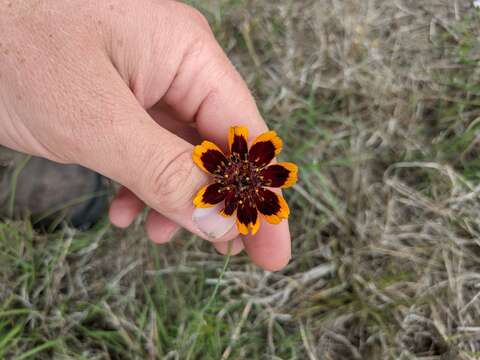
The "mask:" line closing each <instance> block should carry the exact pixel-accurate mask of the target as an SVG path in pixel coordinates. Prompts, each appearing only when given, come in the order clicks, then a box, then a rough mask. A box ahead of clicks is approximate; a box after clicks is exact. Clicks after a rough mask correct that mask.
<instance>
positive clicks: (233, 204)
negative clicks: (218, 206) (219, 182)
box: [220, 191, 238, 217]
mask: <svg viewBox="0 0 480 360" xmlns="http://www.w3.org/2000/svg"><path fill="white" fill-rule="evenodd" d="M237 200H238V199H237V196H236V194H235V192H234V191H230V192H229V193H228V194H227V196H226V197H225V208H224V209H223V210H222V211H220V214H221V215H223V216H225V217H229V216H232V215H233V214H234V213H235V210H237Z"/></svg>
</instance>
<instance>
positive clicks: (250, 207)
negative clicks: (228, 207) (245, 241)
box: [237, 202, 260, 235]
mask: <svg viewBox="0 0 480 360" xmlns="http://www.w3.org/2000/svg"><path fill="white" fill-rule="evenodd" d="M237 227H238V232H239V233H240V234H242V235H248V232H249V230H250V231H251V232H252V235H255V233H256V232H257V231H258V229H259V228H260V217H259V216H258V211H257V209H256V208H255V205H254V204H250V203H249V202H243V203H241V204H240V202H239V203H238V209H237Z"/></svg>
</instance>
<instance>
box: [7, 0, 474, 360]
mask: <svg viewBox="0 0 480 360" xmlns="http://www.w3.org/2000/svg"><path fill="white" fill-rule="evenodd" d="M191 3H193V4H194V5H195V6H197V7H199V8H200V9H201V10H202V11H203V12H204V13H205V14H206V16H207V17H208V19H209V21H210V23H211V25H212V27H213V29H214V31H215V33H216V35H217V38H218V39H219V41H220V42H221V44H222V46H223V47H224V48H225V49H226V51H227V52H228V54H229V56H230V58H231V59H232V61H233V63H234V64H235V65H236V66H237V68H238V69H239V71H240V72H241V73H242V74H243V75H244V77H245V79H246V80H247V82H248V83H249V85H250V87H251V89H252V91H253V92H254V94H255V96H256V98H257V99H258V104H259V106H260V109H261V111H262V113H263V114H264V116H265V118H266V120H267V121H268V123H269V125H270V126H271V127H272V128H274V129H276V130H277V131H278V132H279V133H280V134H281V135H282V138H283V139H284V140H285V144H286V145H285V154H284V158H285V159H288V160H291V161H295V162H297V163H298V164H299V165H300V166H301V180H300V182H299V183H298V184H297V185H296V186H295V187H294V189H293V190H290V191H288V192H287V197H288V201H289V204H290V206H291V208H292V218H291V227H292V235H293V258H292V261H291V263H290V264H289V266H288V267H287V268H286V269H285V270H283V271H281V272H279V273H268V272H264V271H261V270H259V269H258V268H256V267H255V266H253V265H252V264H251V263H250V262H249V261H248V259H247V258H246V257H245V256H238V257H233V258H232V259H231V261H230V264H229V265H228V268H227V269H226V271H225V273H224V274H223V278H222V279H221V280H219V276H220V273H221V269H222V267H223V265H224V264H225V259H224V258H223V257H221V256H220V255H217V254H215V253H214V251H213V250H212V248H211V247H209V246H208V244H205V243H204V242H201V241H199V240H198V239H196V238H195V237H192V236H190V235H188V234H186V233H182V234H179V235H178V236H177V238H176V239H175V241H173V242H172V243H170V244H168V245H167V246H164V247H158V246H155V245H154V244H151V243H150V242H149V241H148V240H147V239H146V237H145V234H144V232H143V230H142V224H141V219H139V220H138V221H137V222H136V223H135V224H134V225H133V226H132V227H131V228H130V229H128V230H126V231H119V230H116V229H113V228H111V227H110V225H108V223H106V222H104V223H101V224H98V225H97V227H96V228H94V229H92V230H90V231H88V232H83V233H79V232H75V231H73V230H71V229H65V230H64V231H62V232H60V233H56V234H54V235H48V236H46V235H40V234H37V233H35V232H34V231H33V230H32V229H31V226H30V224H29V222H28V221H12V220H5V221H3V222H2V223H0V358H8V359H52V358H58V359H187V358H189V359H310V360H313V359H327V360H329V359H333V360H337V359H372V360H375V359H461V360H463V359H476V358H478V356H479V354H480V342H479V340H478V339H479V332H480V329H479V328H478V324H479V323H480V305H479V304H480V303H479V299H480V296H479V290H478V283H479V279H480V273H479V269H480V251H479V246H480V242H479V238H480V237H479V234H480V220H479V214H480V203H479V191H480V187H479V178H480V175H479V174H480V162H479V160H478V155H479V153H480V150H479V142H478V139H479V125H478V124H479V120H478V119H479V118H480V110H479V105H480V87H479V84H480V71H479V67H478V61H479V60H480V50H479V49H480V43H479V42H478V39H479V35H480V25H479V24H480V22H479V20H480V13H479V11H478V10H476V9H474V8H473V6H472V2H471V1H467V0H452V1H447V0H425V1H422V2H415V1H394V0H366V1H353V0H345V1H343V0H342V1H341V0H321V1H315V0H303V1H293V0H278V1H273V0H272V1H271V0H268V1H261V2H260V1H247V0H236V1H233V0H212V1H200V0H197V1H192V2H191ZM216 286H218V293H217V294H216V296H215V298H214V301H211V302H210V303H209V299H211V296H212V293H213V292H214V289H215V287H216ZM207 304H209V305H208V308H205V306H206V305H207ZM205 309H206V310H205Z"/></svg>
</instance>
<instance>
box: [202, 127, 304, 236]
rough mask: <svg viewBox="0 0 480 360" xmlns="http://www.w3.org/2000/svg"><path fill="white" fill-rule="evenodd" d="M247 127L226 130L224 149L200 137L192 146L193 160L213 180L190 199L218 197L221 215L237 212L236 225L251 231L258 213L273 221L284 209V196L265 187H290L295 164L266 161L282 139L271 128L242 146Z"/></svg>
mask: <svg viewBox="0 0 480 360" xmlns="http://www.w3.org/2000/svg"><path fill="white" fill-rule="evenodd" d="M247 139H248V130H247V128H246V127H243V126H233V127H231V128H230V130H229V134H228V148H229V154H228V155H225V154H224V153H223V152H222V150H220V149H219V147H218V146H217V145H215V144H214V143H212V142H210V141H204V142H202V144H200V145H197V146H195V148H194V150H193V161H194V162H195V164H197V166H198V167H200V169H202V170H203V171H205V172H207V173H208V174H210V175H212V176H213V183H212V184H210V185H207V186H205V187H203V188H202V189H200V191H199V192H198V194H197V196H196V197H195V198H194V200H193V203H194V205H195V206H196V207H200V208H207V207H213V206H215V205H217V204H219V203H221V202H222V201H223V202H224V207H223V209H222V210H221V211H220V213H221V214H222V215H223V216H226V217H230V216H234V214H235V213H236V216H237V227H238V231H239V232H240V233H241V234H243V235H246V234H248V232H249V231H251V233H252V234H255V233H256V232H257V231H258V229H259V228H260V214H261V215H262V216H263V217H264V219H265V220H266V221H268V222H269V223H271V224H278V223H279V222H280V221H282V219H286V218H287V217H288V215H289V213H290V210H289V208H288V205H287V203H286V201H285V199H284V198H283V197H282V196H281V195H278V194H276V193H274V192H273V191H271V190H268V189H266V188H267V187H270V188H286V187H290V186H292V185H293V184H295V182H296V181H297V172H298V170H297V166H296V165H295V164H293V163H289V162H281V163H274V164H271V165H269V163H270V162H271V161H272V160H273V158H274V157H275V156H276V155H278V154H279V153H280V151H281V150H282V140H281V139H280V138H279V137H278V135H277V134H276V133H275V131H268V132H266V133H264V134H262V135H260V136H259V137H257V138H256V139H255V140H254V142H253V144H252V146H251V147H250V149H249V148H248V142H247Z"/></svg>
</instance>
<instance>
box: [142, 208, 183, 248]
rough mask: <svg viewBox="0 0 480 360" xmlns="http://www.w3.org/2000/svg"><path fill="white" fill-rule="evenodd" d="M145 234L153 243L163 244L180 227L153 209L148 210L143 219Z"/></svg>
mask: <svg viewBox="0 0 480 360" xmlns="http://www.w3.org/2000/svg"><path fill="white" fill-rule="evenodd" d="M145 228H146V230H147V235H148V237H149V238H150V240H152V241H153V242H154V243H157V244H165V243H167V242H169V241H170V240H171V239H172V237H173V236H174V235H175V233H176V232H177V231H178V230H179V229H180V227H179V226H178V225H177V224H176V223H174V222H173V221H172V220H170V219H168V218H167V217H165V216H163V215H162V214H160V213H158V212H157V211H155V210H150V211H149V213H148V215H147V219H146V221H145Z"/></svg>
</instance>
